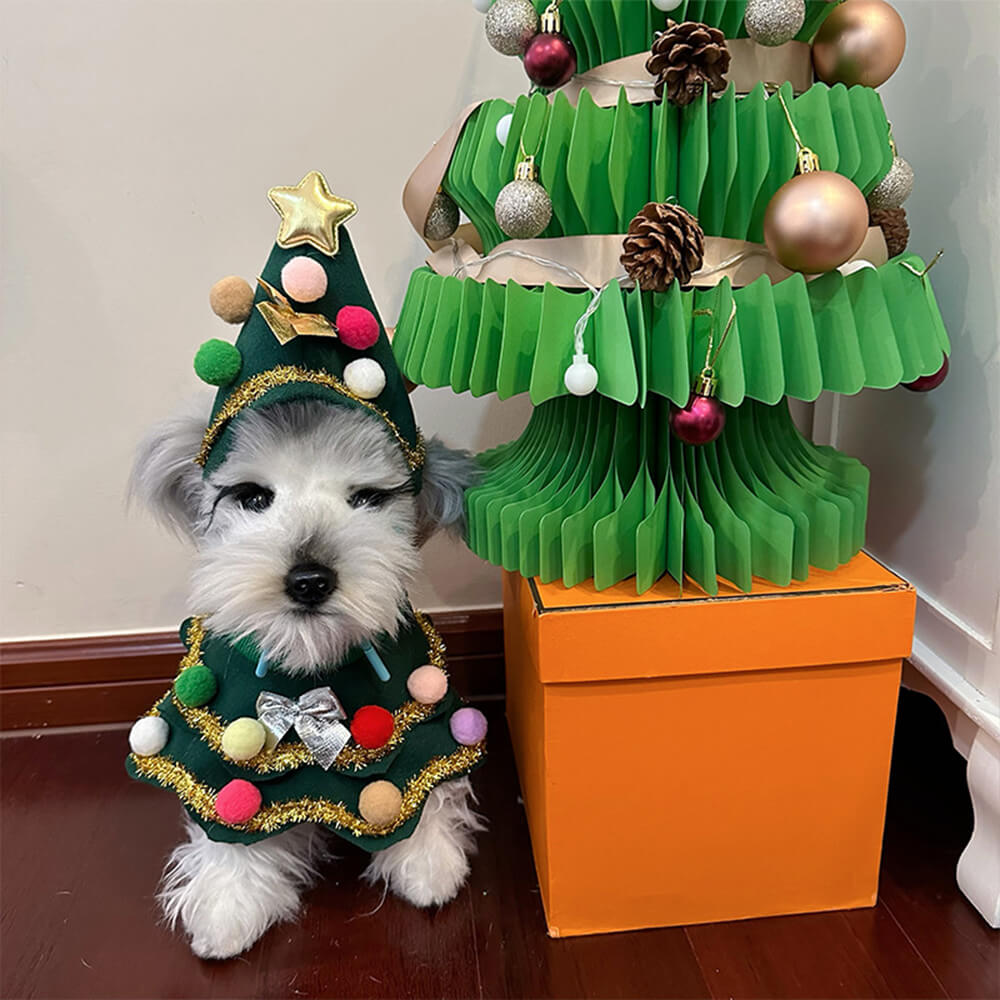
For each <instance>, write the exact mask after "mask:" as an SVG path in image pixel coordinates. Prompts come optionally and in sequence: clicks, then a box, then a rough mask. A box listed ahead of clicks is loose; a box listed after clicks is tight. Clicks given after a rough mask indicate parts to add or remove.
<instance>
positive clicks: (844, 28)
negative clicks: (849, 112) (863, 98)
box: [812, 0, 906, 87]
mask: <svg viewBox="0 0 1000 1000" xmlns="http://www.w3.org/2000/svg"><path fill="white" fill-rule="evenodd" d="M905 49H906V27H905V26H904V25H903V19H902V18H901V17H900V16H899V14H898V13H897V12H896V10H895V9H894V8H893V7H890V6H889V4H887V3H885V2H884V0H844V3H842V4H838V5H837V6H836V7H835V8H834V9H833V11H832V12H831V13H830V15H829V17H827V19H826V20H825V21H824V22H823V24H822V26H821V27H820V29H819V31H818V32H817V34H816V38H815V39H814V40H813V46H812V55H813V66H814V67H815V69H816V75H817V76H818V77H819V78H820V79H821V80H822V81H823V82H824V83H828V84H830V86H833V85H834V84H835V83H843V84H845V85H846V86H848V87H853V86H855V85H860V86H862V87H881V86H882V84H883V83H885V81H886V80H888V79H889V77H890V76H892V74H893V73H895V72H896V69H897V67H898V66H899V64H900V62H901V61H902V59H903V52H904V50H905Z"/></svg>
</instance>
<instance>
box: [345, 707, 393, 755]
mask: <svg viewBox="0 0 1000 1000" xmlns="http://www.w3.org/2000/svg"><path fill="white" fill-rule="evenodd" d="M394 725H395V722H394V720H393V718H392V712H389V711H387V710H386V709H384V708H382V707H381V706H379V705H363V706H362V707H361V708H359V709H358V710H357V711H356V712H355V713H354V718H353V719H352V720H351V735H352V736H353V737H354V741H355V742H356V743H357V744H358V746H362V747H365V748H367V749H368V750H374V749H375V748H376V747H381V746H385V744H386V743H387V742H388V741H389V737H390V736H392V730H393V726H394Z"/></svg>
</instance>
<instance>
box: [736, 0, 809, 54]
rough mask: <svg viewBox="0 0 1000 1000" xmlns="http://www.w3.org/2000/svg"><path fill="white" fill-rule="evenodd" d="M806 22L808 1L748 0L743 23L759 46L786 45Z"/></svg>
mask: <svg viewBox="0 0 1000 1000" xmlns="http://www.w3.org/2000/svg"><path fill="white" fill-rule="evenodd" d="M805 20H806V0H747V8H746V13H745V14H744V16H743V23H744V24H745V25H746V29H747V34H748V35H749V36H750V37H751V38H752V39H753V40H754V41H755V42H756V43H757V44H758V45H767V46H774V45H784V44H785V42H790V41H791V40H792V39H793V38H794V37H795V36H796V35H797V34H798V33H799V32H800V31H801V30H802V25H803V24H805Z"/></svg>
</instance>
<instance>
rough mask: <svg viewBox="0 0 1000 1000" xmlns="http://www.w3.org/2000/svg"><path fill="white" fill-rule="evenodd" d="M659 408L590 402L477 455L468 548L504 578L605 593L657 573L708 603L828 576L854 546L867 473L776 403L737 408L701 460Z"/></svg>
mask: <svg viewBox="0 0 1000 1000" xmlns="http://www.w3.org/2000/svg"><path fill="white" fill-rule="evenodd" d="M668 416H669V404H668V403H667V401H666V400H664V399H660V398H657V397H655V396H654V397H650V399H649V400H648V402H647V405H646V406H622V405H620V404H617V403H614V402H612V401H610V400H607V399H603V398H602V397H600V396H596V395H593V396H589V397H586V398H584V399H578V398H576V397H568V398H564V399H556V400H552V401H551V402H548V403H543V404H542V405H541V406H539V407H537V408H536V409H535V411H534V412H533V413H532V416H531V420H530V421H529V423H528V426H527V428H526V429H525V431H524V433H523V434H522V435H521V437H520V438H518V439H517V440H516V441H513V442H511V443H510V444H506V445H503V446H501V447H500V448H496V449H494V450H493V451H489V452H486V453H485V454H484V455H483V456H482V462H483V465H484V467H485V470H486V474H485V478H484V481H483V482H482V483H481V484H480V485H478V486H476V487H475V488H473V489H471V490H470V491H469V493H468V498H467V512H468V518H469V537H468V542H469V547H470V548H471V549H472V551H473V552H475V553H477V554H478V555H480V556H482V557H483V558H484V559H487V560H489V561H490V562H492V563H495V564H497V565H499V566H503V567H504V569H508V570H515V571H517V572H519V573H521V574H523V575H525V576H536V575H537V576H539V577H541V579H542V580H543V581H544V582H551V581H553V580H558V579H562V580H563V582H564V583H565V584H566V585H567V586H573V585H575V584H577V583H581V582H583V581H584V580H587V579H590V578H591V577H593V579H594V583H595V585H596V587H597V588H598V589H599V590H600V589H604V588H605V587H610V586H611V585H612V584H615V583H618V582H619V581H621V580H624V579H626V578H628V577H630V576H635V579H636V587H637V590H638V592H639V593H642V592H643V591H645V590H648V589H649V588H650V587H651V586H652V585H653V584H654V583H655V582H656V580H657V579H659V578H660V577H661V576H663V574H664V573H669V574H670V575H671V576H672V577H674V579H677V580H680V579H683V577H685V576H687V577H689V578H690V579H692V580H694V581H695V582H696V583H697V584H698V585H699V586H700V587H701V588H702V589H703V590H705V591H706V592H707V593H709V594H715V593H717V592H718V582H717V579H716V578H717V576H722V577H724V578H725V579H727V580H729V581H730V582H731V583H733V584H735V585H736V586H737V587H739V588H740V589H741V590H745V591H749V590H750V589H751V586H752V580H753V577H754V576H758V577H762V578H764V579H767V580H770V581H772V582H773V583H777V584H779V585H782V586H784V585H787V584H789V583H790V582H791V581H792V580H804V579H806V577H807V576H808V573H809V567H810V566H818V567H820V568H821V569H828V570H832V569H836V568H837V567H838V566H840V565H842V564H843V563H845V562H847V561H848V560H849V559H850V558H851V557H852V556H854V555H855V554H856V553H857V552H858V550H859V549H860V548H861V546H862V544H863V543H864V537H865V517H866V513H867V506H868V478H869V476H868V470H867V469H866V468H865V467H864V466H863V465H862V464H861V463H860V462H859V461H857V460H856V459H853V458H848V457H847V456H845V455H842V454H840V453H839V452H837V451H836V450H835V449H833V448H817V447H816V446H815V445H814V444H812V442H810V441H809V440H808V439H806V438H805V437H803V436H802V435H801V434H800V433H799V432H798V430H796V428H795V425H794V424H793V423H792V419H791V416H790V415H789V412H788V406H787V404H786V403H785V402H782V403H779V404H778V405H776V406H765V405H763V404H761V403H756V402H750V401H748V402H746V403H744V404H743V405H742V406H741V407H739V408H738V409H735V410H731V411H730V412H729V419H728V421H727V423H726V427H725V430H724V431H723V433H722V436H721V437H720V438H719V439H718V440H717V441H715V442H713V443H711V444H708V445H705V446H703V447H700V448H692V447H689V446H687V445H683V444H681V443H680V442H679V441H678V440H677V439H676V438H675V437H673V436H672V435H671V433H670V430H669V427H668V423H667V421H668Z"/></svg>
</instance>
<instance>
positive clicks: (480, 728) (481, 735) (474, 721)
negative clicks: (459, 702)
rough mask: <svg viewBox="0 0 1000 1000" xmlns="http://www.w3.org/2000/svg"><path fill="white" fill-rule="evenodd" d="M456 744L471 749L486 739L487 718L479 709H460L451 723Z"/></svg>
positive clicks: (454, 714) (453, 716) (453, 714)
mask: <svg viewBox="0 0 1000 1000" xmlns="http://www.w3.org/2000/svg"><path fill="white" fill-rule="evenodd" d="M449 725H450V726H451V735H452V736H454V737H455V742H456V743H461V744H462V746H466V747H470V746H472V745H473V744H474V743H481V742H482V741H483V740H484V739H485V738H486V727H487V722H486V716H485V715H483V713H482V712H480V711H479V709H478V708H460V709H459V710H458V711H457V712H454V713H452V716H451V720H450V722H449Z"/></svg>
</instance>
